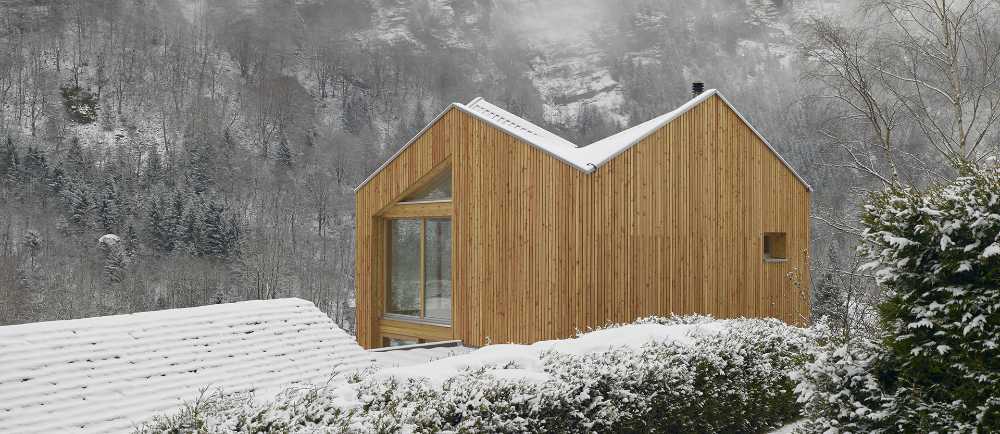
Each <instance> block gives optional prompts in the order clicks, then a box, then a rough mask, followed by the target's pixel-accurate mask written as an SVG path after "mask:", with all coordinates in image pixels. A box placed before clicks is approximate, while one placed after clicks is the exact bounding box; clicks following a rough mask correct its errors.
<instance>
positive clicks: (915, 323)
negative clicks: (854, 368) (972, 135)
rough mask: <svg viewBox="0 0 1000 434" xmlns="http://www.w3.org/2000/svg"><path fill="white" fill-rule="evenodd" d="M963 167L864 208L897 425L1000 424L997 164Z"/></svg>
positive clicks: (998, 427)
mask: <svg viewBox="0 0 1000 434" xmlns="http://www.w3.org/2000/svg"><path fill="white" fill-rule="evenodd" d="M965 172H966V173H965V175H964V176H962V177H960V178H958V179H956V180H954V181H952V182H950V183H948V184H945V185H942V186H939V187H936V188H932V189H929V190H928V191H926V192H919V191H916V190H913V189H909V188H893V189H889V190H887V191H885V192H882V193H879V194H875V195H873V196H872V198H871V200H870V201H869V204H868V205H867V206H866V208H865V212H864V213H863V222H864V225H865V232H864V234H865V240H866V243H865V244H864V246H863V247H862V253H863V254H864V255H866V256H867V257H868V258H869V259H870V260H871V262H870V263H868V264H867V265H866V266H867V267H868V268H870V269H873V270H875V275H876V277H877V279H878V281H879V283H880V284H882V285H884V286H885V287H887V288H888V289H889V291H890V298H889V300H888V302H887V303H885V304H884V305H883V306H882V309H881V315H882V318H883V320H884V321H885V323H886V325H887V327H888V331H889V335H890V336H889V338H888V339H887V346H888V350H889V351H888V354H887V355H886V360H885V365H886V366H888V367H889V368H891V369H890V370H894V371H897V376H898V378H893V379H889V380H886V381H884V382H883V386H884V387H885V388H886V392H887V393H891V394H893V395H894V397H895V400H896V408H895V415H894V417H895V418H896V419H897V420H896V422H895V424H896V428H897V429H899V430H902V431H921V432H929V431H934V430H939V431H945V432H972V431H974V430H978V431H979V432H995V431H1000V341H998V338H1000V170H997V169H986V170H983V169H975V168H969V169H966V170H965Z"/></svg>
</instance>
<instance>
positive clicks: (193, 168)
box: [187, 140, 215, 194]
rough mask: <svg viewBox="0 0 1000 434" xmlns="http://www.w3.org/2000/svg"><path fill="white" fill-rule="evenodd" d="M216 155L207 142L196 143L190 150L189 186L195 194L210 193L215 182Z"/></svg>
mask: <svg viewBox="0 0 1000 434" xmlns="http://www.w3.org/2000/svg"><path fill="white" fill-rule="evenodd" d="M214 170H215V153H214V150H213V149H212V146H211V144H209V143H208V141H206V140H200V141H196V142H195V143H192V144H191V147H189V148H188V176H187V179H188V184H189V185H190V186H191V189H192V190H194V192H195V194H201V193H204V192H206V191H208V189H209V188H211V186H212V184H213V183H214V182H215V176H214V175H213V171H214Z"/></svg>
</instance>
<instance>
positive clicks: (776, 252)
mask: <svg viewBox="0 0 1000 434" xmlns="http://www.w3.org/2000/svg"><path fill="white" fill-rule="evenodd" d="M785 239H786V237H785V233H784V232H764V260H765V261H784V260H785V259H788V256H787V250H786V242H785Z"/></svg>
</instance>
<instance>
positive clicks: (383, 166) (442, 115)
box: [354, 98, 478, 193]
mask: <svg viewBox="0 0 1000 434" xmlns="http://www.w3.org/2000/svg"><path fill="white" fill-rule="evenodd" d="M477 99H478V98H477ZM473 101H475V100H473ZM458 106H461V104H459V103H457V102H453V103H451V104H448V107H445V108H444V110H442V111H441V113H438V115H437V116H434V119H431V121H430V122H428V123H427V125H424V127H423V128H421V129H420V131H418V132H417V134H415V135H414V136H413V138H411V139H410V141H408V142H406V144H405V145H403V147H401V148H399V150H398V151H396V152H395V153H394V154H392V156H391V157H389V158H388V159H386V160H385V162H384V163H382V164H381V165H379V166H378V167H377V168H376V169H375V170H374V171H372V173H371V175H368V177H367V178H365V180H364V181H361V183H360V184H358V186H357V187H354V192H355V193H357V192H358V190H361V187H364V186H365V184H368V182H369V181H371V180H372V179H373V178H375V175H378V174H379V172H381V171H382V169H385V167H386V166H388V165H389V163H392V162H393V161H395V160H396V157H398V156H399V154H402V153H403V151H405V150H406V148H409V147H410V145H412V144H413V142H416V141H417V139H419V138H420V136H422V135H424V133H425V132H427V130H429V129H431V126H433V125H434V124H436V123H437V121H438V120H440V119H441V118H442V117H444V114H445V113H448V110H451V109H452V107H458Z"/></svg>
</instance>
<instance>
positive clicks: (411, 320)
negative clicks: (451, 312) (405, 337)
mask: <svg viewBox="0 0 1000 434" xmlns="http://www.w3.org/2000/svg"><path fill="white" fill-rule="evenodd" d="M382 318H383V319H388V320H392V321H402V322H408V323H413V324H422V325H429V326H437V327H451V323H450V322H445V321H434V320H430V319H420V318H417V317H415V316H409V315H400V314H395V313H384V314H382Z"/></svg>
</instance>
